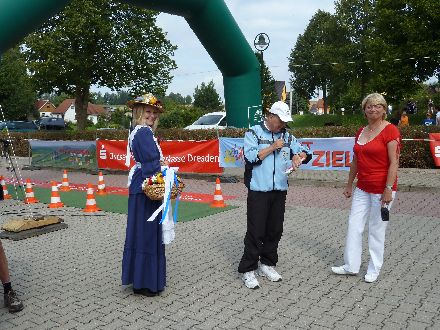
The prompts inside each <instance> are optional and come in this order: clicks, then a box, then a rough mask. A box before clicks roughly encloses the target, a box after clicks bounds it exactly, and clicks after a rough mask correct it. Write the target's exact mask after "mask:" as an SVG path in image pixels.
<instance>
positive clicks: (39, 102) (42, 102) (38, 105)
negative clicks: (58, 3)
mask: <svg viewBox="0 0 440 330" xmlns="http://www.w3.org/2000/svg"><path fill="white" fill-rule="evenodd" d="M47 102H49V100H37V101H36V102H35V104H34V107H35V109H37V110H40V109H41V108H42V107H44V106H45V105H46V103H47Z"/></svg>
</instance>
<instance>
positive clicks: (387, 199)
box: [380, 188, 393, 206]
mask: <svg viewBox="0 0 440 330" xmlns="http://www.w3.org/2000/svg"><path fill="white" fill-rule="evenodd" d="M380 200H381V201H382V206H384V205H388V204H389V203H391V201H392V200H393V191H392V190H391V189H388V188H385V190H384V191H383V193H382V197H381V198H380Z"/></svg>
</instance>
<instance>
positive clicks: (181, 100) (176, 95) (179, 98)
mask: <svg viewBox="0 0 440 330" xmlns="http://www.w3.org/2000/svg"><path fill="white" fill-rule="evenodd" d="M164 99H170V100H173V101H174V102H176V103H179V104H191V102H192V99H191V96H190V95H187V96H186V97H183V96H182V95H181V94H180V93H173V92H171V93H170V94H168V96H165V98H164Z"/></svg>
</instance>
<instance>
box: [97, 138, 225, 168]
mask: <svg viewBox="0 0 440 330" xmlns="http://www.w3.org/2000/svg"><path fill="white" fill-rule="evenodd" d="M160 147H161V149H162V154H163V156H164V158H165V160H167V161H168V162H169V163H170V166H175V167H179V171H180V172H186V173H222V171H223V169H222V168H221V167H220V166H219V156H218V151H219V147H218V140H208V141H161V142H160ZM126 153H127V141H126V140H98V141H97V158H98V167H99V168H105V169H117V170H127V171H128V170H129V168H128V167H126V166H125V157H126ZM132 165H134V160H133V157H131V165H130V167H131V166H132Z"/></svg>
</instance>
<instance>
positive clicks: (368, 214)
mask: <svg viewBox="0 0 440 330" xmlns="http://www.w3.org/2000/svg"><path fill="white" fill-rule="evenodd" d="M381 197H382V194H370V193H367V192H365V191H363V190H361V189H359V188H356V189H355V190H354V193H353V197H352V198H353V201H352V204H351V211H350V217H349V219H348V230H347V240H346V244H345V253H344V263H345V265H344V268H345V270H346V271H348V272H351V273H359V269H360V267H361V256H362V234H363V232H364V229H365V223H366V222H367V220H368V250H369V252H370V261H369V263H368V270H367V274H375V275H379V272H380V269H381V267H382V264H383V253H384V249H385V231H386V229H387V224H388V221H382V217H381V214H380V209H381V200H380V198H381ZM395 197H396V192H395V191H393V201H394V199H395ZM392 203H393V202H391V203H390V204H389V205H388V209H391V205H392Z"/></svg>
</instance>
